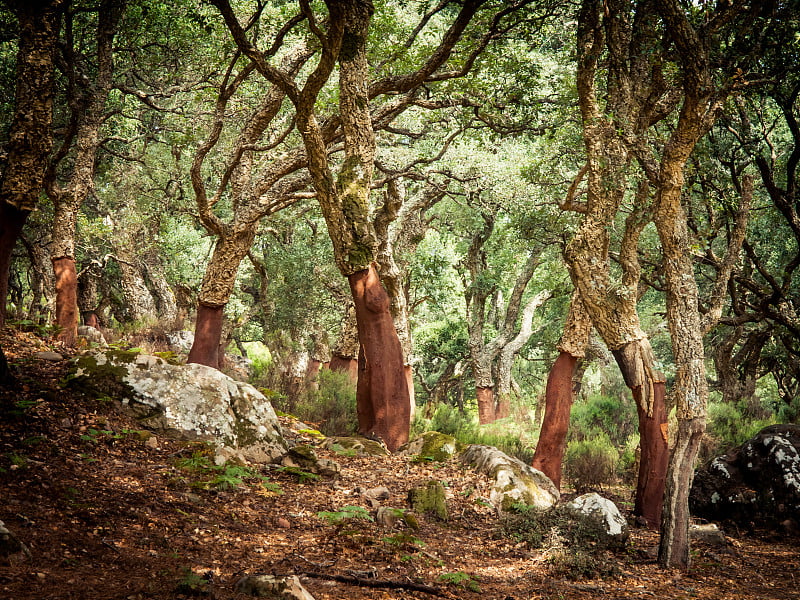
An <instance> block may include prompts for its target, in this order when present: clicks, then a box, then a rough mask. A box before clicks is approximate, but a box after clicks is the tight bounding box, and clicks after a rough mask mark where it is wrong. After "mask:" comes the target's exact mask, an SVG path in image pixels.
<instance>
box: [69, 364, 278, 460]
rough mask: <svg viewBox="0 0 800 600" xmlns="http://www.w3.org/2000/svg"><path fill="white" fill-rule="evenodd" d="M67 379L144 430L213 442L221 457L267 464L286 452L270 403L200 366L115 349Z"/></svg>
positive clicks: (78, 368)
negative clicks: (116, 404)
mask: <svg viewBox="0 0 800 600" xmlns="http://www.w3.org/2000/svg"><path fill="white" fill-rule="evenodd" d="M70 380H71V385H73V386H78V387H80V388H83V389H89V390H92V391H93V392H94V393H96V394H98V395H104V396H109V397H111V398H114V399H116V400H119V401H121V403H122V405H123V406H124V407H126V408H127V409H128V411H129V412H130V413H132V414H133V416H135V417H136V418H137V419H139V421H140V423H141V424H142V426H144V427H146V428H148V429H152V430H154V431H156V432H158V433H160V434H162V435H171V436H173V437H179V438H182V439H199V440H209V441H212V442H214V443H215V444H216V445H217V446H218V447H220V449H221V451H222V454H221V455H222V456H223V457H224V458H234V457H236V458H240V459H245V460H250V461H255V462H272V461H275V460H276V459H278V458H280V457H281V456H282V455H283V454H285V453H286V450H287V443H286V440H284V438H283V437H282V436H281V429H280V424H279V423H278V418H277V416H276V415H275V411H274V410H273V408H272V405H271V404H270V403H269V400H267V399H266V398H265V397H264V395H263V394H261V392H259V391H258V390H257V389H256V388H254V387H253V386H252V385H249V384H247V383H243V382H240V381H234V380H233V379H231V378H230V377H228V376H227V375H225V374H223V373H221V372H220V371H218V370H216V369H213V368H211V367H207V366H205V365H198V364H193V363H192V364H188V365H171V364H169V363H167V361H165V360H163V359H161V358H158V357H156V356H148V355H144V354H137V353H134V352H122V351H118V350H115V351H108V352H101V353H95V354H88V355H84V356H82V357H79V358H78V359H77V361H76V364H75V369H74V371H73V373H72V375H71V377H70Z"/></svg>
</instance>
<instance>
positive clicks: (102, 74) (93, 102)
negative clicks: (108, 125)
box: [45, 1, 125, 346]
mask: <svg viewBox="0 0 800 600" xmlns="http://www.w3.org/2000/svg"><path fill="white" fill-rule="evenodd" d="M124 4H125V3H124V2H113V1H106V2H101V3H100V6H99V7H98V9H97V11H98V16H97V19H98V22H97V31H96V34H95V41H96V43H97V47H96V61H97V62H96V65H94V66H96V68H97V72H96V74H95V76H94V78H93V80H89V77H88V75H87V74H86V73H83V72H81V73H77V72H76V71H80V68H79V67H77V65H76V64H74V63H73V62H71V61H65V63H66V66H67V73H66V76H67V77H68V78H73V79H76V80H80V84H79V85H70V86H67V92H68V97H67V104H68V106H69V107H70V111H71V114H70V126H74V127H75V129H76V134H75V138H74V142H75V144H74V154H73V153H70V159H71V160H70V163H71V164H70V167H69V174H68V175H67V176H66V179H67V180H68V183H67V185H66V187H65V188H63V189H62V188H61V187H60V186H59V185H58V183H57V182H56V179H57V177H58V174H57V173H58V171H59V163H61V161H62V160H63V159H65V158H66V157H67V154H68V152H67V151H68V150H69V148H68V147H62V148H60V149H59V151H58V152H56V153H55V159H54V163H53V164H52V165H51V166H50V168H49V169H48V171H47V175H46V178H45V189H46V190H47V193H48V195H49V196H50V198H51V199H52V201H53V206H54V208H55V212H54V215H53V233H52V237H51V250H50V256H51V258H52V260H53V266H54V268H55V270H56V325H58V326H59V327H61V332H60V334H59V339H60V340H61V341H63V342H64V343H65V344H67V345H69V346H72V345H73V344H74V343H75V338H76V336H77V324H78V319H77V314H78V285H77V281H78V277H77V272H76V270H75V235H76V227H77V220H78V212H79V211H80V208H81V206H82V205H83V202H84V201H85V200H86V197H87V196H88V195H89V192H90V191H91V189H92V187H93V186H94V173H95V163H96V161H97V149H98V147H99V146H100V142H101V139H100V128H101V127H102V125H103V122H104V117H105V115H104V112H105V105H106V100H107V98H108V93H109V90H110V89H111V78H112V75H113V70H114V65H113V40H114V34H115V32H116V30H117V25H118V23H119V19H120V18H121V16H122V12H123V10H124ZM64 52H65V54H69V53H72V52H75V53H77V49H76V48H74V47H68V48H66V49H65V50H64ZM68 139H69V138H68ZM65 162H66V161H65Z"/></svg>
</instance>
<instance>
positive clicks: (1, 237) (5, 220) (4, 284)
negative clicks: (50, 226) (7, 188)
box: [0, 199, 30, 327]
mask: <svg viewBox="0 0 800 600" xmlns="http://www.w3.org/2000/svg"><path fill="white" fill-rule="evenodd" d="M29 214H30V211H27V210H19V209H18V208H16V207H14V206H12V205H11V204H8V203H6V202H3V201H2V200H1V199H0V327H3V326H5V322H6V300H7V298H8V277H9V274H10V269H11V256H12V254H13V252H14V246H16V245H17V239H18V238H19V235H20V233H21V232H22V227H23V226H24V225H25V220H26V219H27V218H28V215H29Z"/></svg>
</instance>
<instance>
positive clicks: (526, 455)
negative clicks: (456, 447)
mask: <svg viewBox="0 0 800 600" xmlns="http://www.w3.org/2000/svg"><path fill="white" fill-rule="evenodd" d="M511 427H512V425H511V424H509V423H508V422H506V421H505V420H503V421H502V422H498V424H497V425H494V424H490V425H484V426H480V425H478V422H477V421H476V420H475V418H473V417H471V416H468V415H466V414H464V413H462V412H461V411H459V410H458V408H456V407H455V406H451V405H449V404H439V405H437V407H436V410H435V411H434V413H433V415H432V417H431V418H430V419H425V418H423V417H420V416H418V417H417V418H416V419H415V421H414V425H413V426H412V433H413V434H414V435H419V434H420V433H422V432H425V431H438V432H439V433H444V434H447V435H451V436H453V437H454V438H456V439H457V440H458V441H459V442H461V443H462V444H481V445H484V446H494V447H495V448H497V449H498V450H501V451H503V452H505V453H506V454H508V455H509V456H514V457H516V458H518V459H520V460H521V461H523V462H525V463H530V461H531V460H532V459H533V452H534V447H533V446H532V444H530V443H528V442H527V441H526V440H525V439H524V432H522V431H520V430H518V428H517V430H512V431H509V429H510V428H511Z"/></svg>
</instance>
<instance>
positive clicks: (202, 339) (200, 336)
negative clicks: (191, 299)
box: [186, 304, 223, 369]
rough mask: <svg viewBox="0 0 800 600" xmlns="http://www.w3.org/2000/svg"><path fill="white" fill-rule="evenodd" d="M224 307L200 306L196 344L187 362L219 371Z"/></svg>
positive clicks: (196, 326) (195, 332)
mask: <svg viewBox="0 0 800 600" xmlns="http://www.w3.org/2000/svg"><path fill="white" fill-rule="evenodd" d="M222 312H223V307H222V306H206V305H204V304H198V306H197V321H196V322H195V326H194V343H193V344H192V348H191V350H189V357H188V358H187V359H186V362H190V363H199V364H201V365H207V366H209V367H214V368H215V369H218V368H219V366H220V360H219V341H220V339H221V337H222Z"/></svg>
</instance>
